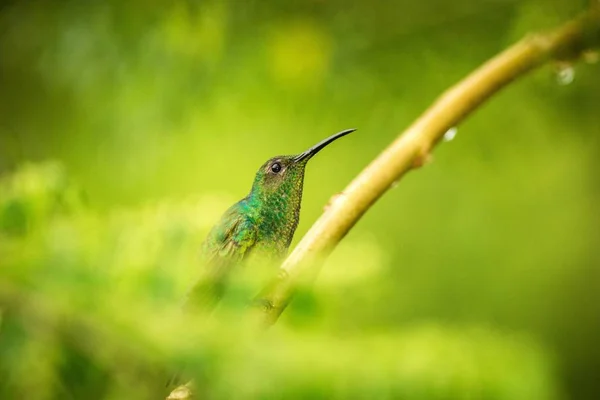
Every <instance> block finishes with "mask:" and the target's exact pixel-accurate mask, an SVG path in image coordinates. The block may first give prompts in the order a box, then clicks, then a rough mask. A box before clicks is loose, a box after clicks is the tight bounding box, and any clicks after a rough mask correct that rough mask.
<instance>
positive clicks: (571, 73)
mask: <svg viewBox="0 0 600 400" xmlns="http://www.w3.org/2000/svg"><path fill="white" fill-rule="evenodd" d="M574 79H575V68H573V66H572V65H571V64H567V63H560V64H558V65H557V66H556V82H558V84H559V85H562V86H566V85H569V84H570V83H572V82H573V80H574Z"/></svg>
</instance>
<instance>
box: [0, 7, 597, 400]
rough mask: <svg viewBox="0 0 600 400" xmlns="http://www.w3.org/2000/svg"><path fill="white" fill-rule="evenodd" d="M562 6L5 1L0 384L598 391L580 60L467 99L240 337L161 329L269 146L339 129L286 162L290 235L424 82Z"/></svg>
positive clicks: (510, 393) (334, 391) (257, 393)
mask: <svg viewBox="0 0 600 400" xmlns="http://www.w3.org/2000/svg"><path fill="white" fill-rule="evenodd" d="M587 4H588V2H587V1H583V0H580V1H579V0H578V1H575V0H522V1H518V0H486V1H481V0H455V1H452V2H449V1H446V0H427V1H423V0H408V1H402V2H401V1H387V2H386V1H374V2H367V1H362V2H358V1H356V2H354V1H353V2H348V1H340V0H311V1H290V2H275V1H246V2H234V1H217V0H211V1H202V2H200V1H196V2H195V1H159V0H151V1H140V0H134V1H129V2H122V1H105V2H77V1H57V0H53V1H52V0H48V1H27V2H19V1H12V2H11V1H5V2H3V3H2V5H0V172H1V174H2V178H1V182H0V275H1V276H0V308H2V310H3V312H2V313H0V316H1V317H0V377H2V378H1V379H0V398H3V399H5V398H6V399H12V398H29V399H37V398H40V399H46V398H63V399H64V398H73V399H79V398H129V399H131V398H161V397H164V394H163V393H162V392H160V391H161V390H164V385H163V384H162V383H163V382H164V381H166V378H165V379H163V378H164V376H166V375H168V374H166V373H165V372H164V371H165V370H166V371H168V370H171V369H172V368H174V367H175V366H176V365H180V364H181V363H186V364H188V365H190V366H191V367H190V371H192V372H191V374H193V375H194V376H196V377H197V378H198V379H199V381H200V382H202V387H203V388H204V389H203V390H205V391H206V393H207V396H206V398H225V399H226V398H405V399H450V398H452V399H459V398H460V399H476V398H486V399H487V398H489V399H591V398H596V397H597V396H598V394H599V393H600V380H599V379H598V377H599V376H600V348H599V347H598V345H597V340H598V337H599V336H598V335H599V333H600V302H598V296H597V293H598V292H600V269H599V266H600V265H599V264H600V250H599V249H600V228H599V226H600V212H599V211H600V210H599V206H598V204H600V185H599V184H598V183H599V182H598V177H597V171H598V170H599V167H600V165H599V162H598V148H599V145H600V137H599V133H600V112H599V111H598V105H599V104H600V74H599V72H600V66H599V64H598V63H587V64H586V63H579V64H577V65H576V66H574V70H573V71H572V72H574V79H573V81H572V82H567V81H564V80H563V81H561V80H560V79H558V77H557V73H556V67H555V66H553V65H552V64H549V65H547V66H545V67H543V68H541V69H540V70H538V71H536V72H534V73H532V74H530V75H529V76H527V77H526V78H525V79H523V80H521V81H518V82H516V83H514V84H512V85H511V86H510V87H509V88H508V89H506V90H505V91H503V92H501V93H500V94H498V95H497V96H495V97H494V98H492V99H491V101H489V102H488V103H486V104H485V105H484V106H483V107H481V109H480V110H478V111H477V112H476V113H475V114H474V115H473V116H472V117H470V118H469V119H468V120H467V121H465V122H464V123H463V124H462V125H461V126H459V127H458V134H457V136H456V138H455V139H454V140H453V141H451V142H448V143H444V144H442V145H441V146H440V147H439V148H438V149H437V150H436V152H435V155H434V162H433V163H432V164H431V165H428V166H427V167H426V168H424V169H422V170H420V171H418V173H414V174H410V175H409V176H407V177H406V178H405V179H404V180H402V181H401V182H400V184H399V185H397V186H396V187H395V188H394V189H393V190H391V191H390V192H389V193H387V194H386V195H385V196H384V197H383V198H382V199H381V200H380V201H379V202H378V203H377V204H376V205H375V206H374V207H373V208H372V209H371V210H370V211H369V212H368V213H367V214H366V215H365V216H364V217H363V219H362V220H361V221H360V222H359V223H358V224H357V226H356V227H355V228H354V229H353V230H352V231H351V232H350V234H349V235H348V236H347V237H346V238H345V239H344V241H343V242H342V243H341V245H340V246H339V248H338V249H337V250H336V251H335V252H334V254H333V255H332V257H331V258H330V259H329V260H328V262H327V265H326V266H325V268H324V269H323V271H322V274H321V275H320V277H319V279H318V280H317V282H316V284H315V287H314V290H311V291H306V292H302V293H300V295H299V296H298V298H297V299H296V300H295V301H294V303H293V304H292V305H291V307H290V309H289V310H287V311H286V313H285V314H284V317H283V318H282V320H281V321H280V323H278V325H277V326H276V327H274V328H273V329H272V330H271V331H269V332H268V334H266V335H259V337H260V339H257V338H255V337H253V336H252V335H244V334H243V333H242V334H241V335H240V332H246V330H245V329H242V328H243V326H245V325H243V324H242V325H241V326H242V328H239V326H238V324H239V323H240V322H239V319H240V318H239V316H240V315H241V314H243V313H244V310H243V309H236V308H235V307H233V308H232V310H230V311H231V312H230V313H227V312H224V315H223V317H222V321H221V323H220V324H217V325H216V326H212V327H211V328H210V329H205V328H202V327H201V326H200V327H199V328H197V329H195V328H192V327H190V326H193V325H194V324H191V325H188V324H185V323H182V322H181V321H179V319H178V318H177V316H178V313H177V309H178V304H179V303H180V301H181V299H182V297H183V295H184V294H185V291H186V289H187V288H188V287H189V286H190V285H191V282H192V281H193V277H194V276H195V275H196V273H197V271H195V270H194V269H195V268H198V265H197V261H196V256H197V252H198V248H199V246H200V243H201V242H202V240H203V238H204V236H205V235H206V233H207V231H208V229H209V228H210V227H211V226H212V225H213V224H214V223H215V222H216V221H217V219H218V216H219V215H220V213H222V212H223V211H224V210H225V209H226V208H227V207H228V206H229V205H230V204H232V203H233V202H234V201H236V200H238V199H239V198H241V197H243V196H244V195H245V194H246V193H247V192H248V190H249V188H250V185H251V182H252V179H253V176H254V173H255V171H256V169H257V168H258V167H259V166H260V165H261V164H262V163H263V162H264V161H265V160H266V159H267V158H269V157H271V156H274V155H277V154H290V153H292V154H293V153H298V152H300V151H302V150H304V149H305V148H307V147H308V146H310V145H312V144H314V143H315V142H317V141H318V140H320V139H322V138H324V137H326V136H328V135H330V134H332V133H334V132H337V131H339V130H341V129H345V128H351V127H357V128H359V130H358V131H357V132H356V133H354V134H352V135H350V136H348V137H347V138H344V139H342V140H340V141H339V142H337V143H336V144H335V145H333V146H331V147H330V148H328V149H327V150H325V151H323V152H322V153H321V154H319V156H318V157H316V158H315V159H314V160H313V161H311V163H310V164H309V166H308V169H307V174H306V181H305V190H304V201H303V206H302V207H303V208H302V215H301V223H300V226H299V229H298V231H297V233H296V237H295V241H294V243H296V242H297V241H298V240H299V238H301V237H302V235H303V234H304V233H305V232H306V230H307V229H308V228H309V227H310V225H311V224H312V223H313V222H314V221H315V220H316V218H318V216H319V215H320V213H321V212H322V209H323V206H324V205H325V204H326V203H327V201H328V199H329V198H330V197H331V196H332V195H333V194H335V193H336V192H338V191H341V190H342V189H343V187H344V186H345V185H346V184H347V183H348V182H349V181H350V180H351V179H352V178H353V177H354V176H355V175H356V174H357V173H358V172H359V171H360V170H361V169H362V168H363V167H364V166H365V165H367V163H368V162H369V161H370V160H372V159H373V158H374V157H375V156H376V155H377V154H378V153H379V152H380V151H381V150H382V149H383V148H385V146H386V145H387V144H388V143H390V142H391V141H392V140H393V139H394V138H395V137H396V136H397V134H398V133H399V132H401V130H402V129H403V128H405V127H406V126H408V125H409V124H410V122H411V121H412V120H414V119H415V118H416V117H417V116H418V115H419V114H420V113H421V112H422V111H423V110H424V109H425V108H426V107H427V106H428V105H429V104H430V103H431V102H432V101H433V100H434V99H435V98H436V97H437V96H438V95H439V94H440V93H441V92H442V91H443V90H444V89H446V88H447V87H448V86H450V85H452V84H453V83H455V82H456V81H457V80H459V79H460V78H462V77H464V76H465V75H466V74H468V73H469V72H470V71H472V70H473V69H474V68H475V67H476V66H478V65H479V64H481V63H482V62H484V61H485V60H486V59H488V58H490V57H492V56H493V55H494V54H496V53H498V52H500V51H501V50H502V49H504V48H506V47H507V46H509V45H510V44H511V43H513V42H514V41H516V40H518V39H519V38H520V37H522V36H524V35H526V34H527V33H528V32H531V31H537V30H544V29H547V28H551V27H553V26H556V25H558V24H560V23H561V22H562V21H565V20H567V19H568V18H570V17H573V16H574V15H576V14H577V13H579V12H581V11H582V10H584V9H585V7H586V6H587ZM589 58H593V57H589ZM200 325H201V324H200ZM248 336H252V337H251V338H249V337H248Z"/></svg>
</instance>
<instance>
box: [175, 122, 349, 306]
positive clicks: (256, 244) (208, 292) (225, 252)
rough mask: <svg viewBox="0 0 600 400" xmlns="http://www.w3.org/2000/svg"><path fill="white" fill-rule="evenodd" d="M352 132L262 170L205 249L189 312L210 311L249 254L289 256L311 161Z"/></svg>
mask: <svg viewBox="0 0 600 400" xmlns="http://www.w3.org/2000/svg"><path fill="white" fill-rule="evenodd" d="M352 131H354V130H353V129H348V130H345V131H342V132H340V133H337V134H335V135H333V136H331V137H329V138H327V139H325V140H323V141H321V142H319V143H318V144H316V145H315V146H313V147H311V148H310V149H308V150H306V151H305V152H303V153H300V154H298V155H295V156H278V157H273V158H271V159H269V160H268V161H267V162H266V163H264V164H263V165H262V166H261V167H260V168H259V169H258V172H257V173H256V177H255V179H254V184H253V185H252V190H251V191H250V193H249V194H248V196H246V197H245V198H243V199H242V200H240V201H239V202H237V203H236V204H234V205H233V206H231V207H230V208H229V209H228V210H227V211H226V212H225V214H224V215H223V216H222V217H221V220H220V221H219V222H218V223H217V225H215V227H214V228H213V229H212V230H211V231H210V233H209V234H208V237H207V238H206V240H205V241H204V243H203V244H202V251H201V254H202V258H203V264H204V267H205V270H204V271H203V276H202V277H201V278H200V280H199V281H198V283H197V284H196V285H195V286H194V287H193V288H192V290H191V292H190V295H189V298H188V300H187V303H186V308H188V309H196V310H204V311H209V310H211V309H212V308H213V307H214V306H215V305H216V303H217V302H218V300H219V299H220V298H221V297H222V295H223V294H224V291H225V288H226V285H227V280H228V277H229V274H230V273H231V271H232V270H233V269H234V267H235V266H236V265H237V264H239V263H240V262H241V261H243V260H244V259H246V258H247V257H248V256H249V255H250V254H254V253H257V252H260V254H262V255H268V256H271V257H282V256H283V255H285V253H286V252H287V250H288V248H289V246H290V243H291V242H292V238H293V237H294V232H295V231H296V227H297V226H298V221H299V218H300V204H301V201H302V188H303V184H304V170H305V168H306V164H307V163H308V160H310V158H311V157H312V156H314V155H315V154H317V153H318V152H319V151H320V150H321V149H323V148H324V147H325V146H327V145H328V144H329V143H331V142H333V141H334V140H336V139H338V138H340V137H342V136H345V135H347V134H348V133H350V132H352Z"/></svg>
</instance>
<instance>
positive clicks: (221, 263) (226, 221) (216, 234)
mask: <svg viewBox="0 0 600 400" xmlns="http://www.w3.org/2000/svg"><path fill="white" fill-rule="evenodd" d="M256 238H257V229H256V226H255V225H254V224H252V223H251V222H250V221H249V220H248V219H247V218H245V217H244V216H241V215H239V214H236V213H235V212H234V211H232V210H230V211H228V212H226V213H225V215H224V216H223V218H222V220H221V223H219V224H218V225H217V226H215V227H214V228H213V230H212V231H211V232H210V233H209V235H208V237H207V238H206V240H205V241H204V243H203V245H202V258H203V262H204V264H205V270H204V271H203V274H202V276H201V278H200V279H199V280H198V282H197V283H196V284H195V285H194V287H193V288H192V290H191V291H190V293H189V295H188V299H187V301H186V305H185V308H186V309H189V308H194V309H197V308H199V309H204V310H207V311H210V310H211V309H212V308H214V306H215V305H216V304H217V302H218V301H219V299H220V298H221V297H222V296H223V292H224V290H225V285H226V283H227V278H228V276H229V273H230V272H231V270H232V269H233V268H234V267H235V265H236V264H237V263H239V262H240V261H242V260H243V259H244V258H245V257H246V256H247V255H248V254H249V252H250V251H251V250H252V248H253V247H254V245H255V244H256Z"/></svg>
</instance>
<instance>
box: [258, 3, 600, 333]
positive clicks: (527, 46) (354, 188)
mask: <svg viewBox="0 0 600 400" xmlns="http://www.w3.org/2000/svg"><path fill="white" fill-rule="evenodd" d="M599 43H600V6H592V8H591V9H590V10H589V11H588V12H586V13H584V14H583V15H581V16H579V17H578V18H575V19H574V20H572V21H570V22H568V23H566V24H565V25H563V26H562V27H560V28H558V29H556V30H554V31H551V32H549V33H546V34H535V35H530V36H528V37H526V38H524V39H523V40H521V41H520V42H518V43H516V44H515V45H513V46H512V47H510V48H508V49H507V50H505V51H504V52H502V53H500V54H499V55H497V56H496V57H494V58H492V59H491V60H489V61H488V62H486V63H485V64H483V65H482V66H481V67H479V68H478V69H477V70H475V71H474V72H473V73H471V74H470V75H469V76H467V77H466V78H465V79H463V80H462V81H461V82H459V83H458V84H456V85H455V86H453V87H451V88H450V89H448V90H447V91H446V92H445V93H443V94H442V95H441V96H440V97H439V98H438V99H437V100H436V101H435V102H434V103H433V105H432V106H431V107H430V108H429V109H428V110H427V111H425V113H423V115H421V117H419V118H418V119H417V120H416V121H415V122H414V123H413V124H412V125H411V126H410V127H409V128H408V129H407V130H406V131H404V133H402V134H401V135H400V136H399V137H398V138H397V139H396V140H395V141H394V142H393V143H392V144H390V146H389V147H388V148H386V149H385V150H384V151H383V152H382V153H381V154H380V155H379V157H377V158H376V159H375V160H373V161H372V162H371V164H369V165H368V166H367V167H366V168H365V169H364V170H363V171H362V172H361V173H360V174H359V175H358V176H357V177H356V178H355V179H354V180H353V181H352V182H351V183H350V184H349V185H348V187H347V188H346V189H345V190H344V191H343V192H342V193H341V194H340V195H338V196H336V197H335V198H334V199H333V200H332V204H330V206H329V208H328V209H327V210H326V212H325V213H324V214H323V215H322V216H321V218H319V220H317V222H316V223H315V224H314V225H313V226H312V227H311V229H310V230H309V231H308V233H307V234H306V235H305V236H304V238H303V239H302V240H301V241H300V243H299V244H298V245H297V246H296V248H295V249H294V251H293V252H292V253H291V254H290V255H289V257H288V258H287V259H286V260H285V262H284V264H283V265H282V266H281V270H280V273H279V276H278V278H277V279H276V280H275V281H274V282H272V283H271V284H270V285H269V286H267V287H266V288H265V289H264V290H263V292H262V293H261V296H260V297H261V299H262V301H261V304H266V305H267V306H265V307H264V308H262V310H263V311H264V314H263V315H262V317H261V318H262V320H263V321H264V322H265V323H266V324H267V325H270V324H273V323H274V322H275V321H277V318H278V317H279V315H280V314H281V313H282V312H283V310H284V309H285V307H286V306H287V304H288V303H289V302H290V300H291V298H292V296H293V292H294V288H295V287H297V286H298V284H299V283H300V281H301V280H304V279H309V278H310V277H312V276H314V275H315V274H316V273H317V272H318V270H319V268H320V264H321V263H320V261H322V259H323V258H325V257H326V256H327V255H328V254H329V253H330V252H331V251H332V250H333V249H334V248H335V246H336V245H337V244H338V243H339V242H340V240H342V238H343V237H344V236H345V235H346V233H348V231H349V230H350V229H351V228H352V227H353V226H354V224H355V223H356V222H357V221H358V220H359V218H360V217H361V216H362V215H363V214H364V213H365V212H366V211H367V210H368V209H369V208H370V207H371V206H372V205H373V204H374V203H375V201H376V200H377V199H379V197H381V196H382V195H383V194H384V193H385V192H386V191H387V190H388V189H389V188H390V187H391V186H392V185H393V184H394V183H395V182H397V181H398V180H399V179H400V178H401V177H402V176H404V174H406V173H407V172H409V171H410V170H412V169H415V168H417V167H419V166H421V165H423V164H424V163H425V162H426V161H427V159H428V157H429V154H430V152H431V150H432V149H433V147H434V146H435V145H436V144H437V143H438V142H439V141H440V139H441V138H442V137H443V135H444V133H445V132H446V131H448V129H450V128H452V127H454V126H456V125H457V124H458V123H460V122H461V121H462V120H464V119H465V118H466V117H467V116H468V115H469V114H471V113H472V112H473V111H475V110H476V109H477V107H478V106H479V105H480V104H481V103H483V102H484V101H485V100H487V99H488V98H490V97H491V96H492V95H494V94H495V93H497V92H498V91H499V90H500V89H502V88H504V87H505V86H507V85H508V84H510V83H511V82H512V81H514V80H515V79H517V78H520V77H521V76H524V75H525V74H527V73H528V72H529V71H531V70H533V69H534V68H536V67H539V66H540V65H542V64H544V63H545V62H547V61H549V60H551V59H574V58H578V56H579V55H580V54H581V52H582V51H584V50H585V49H588V48H590V47H591V46H593V45H598V44H599Z"/></svg>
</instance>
